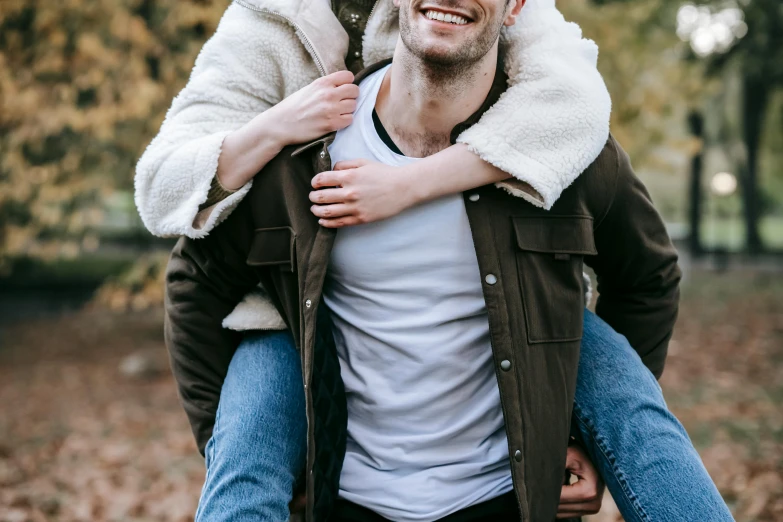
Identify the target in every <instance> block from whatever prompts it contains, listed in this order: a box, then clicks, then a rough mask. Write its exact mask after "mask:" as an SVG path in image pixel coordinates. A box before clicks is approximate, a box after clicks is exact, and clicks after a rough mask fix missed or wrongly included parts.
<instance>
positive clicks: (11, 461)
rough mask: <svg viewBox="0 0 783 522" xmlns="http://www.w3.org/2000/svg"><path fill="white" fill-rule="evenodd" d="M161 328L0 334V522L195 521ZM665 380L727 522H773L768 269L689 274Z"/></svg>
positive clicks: (780, 480)
mask: <svg viewBox="0 0 783 522" xmlns="http://www.w3.org/2000/svg"><path fill="white" fill-rule="evenodd" d="M161 331H162V324H161V312H160V310H151V311H145V312H134V313H128V314H117V313H111V312H107V311H104V310H100V309H92V310H86V311H82V312H79V313H74V314H70V315H67V316H62V317H59V318H54V319H51V318H50V319H45V320H35V321H27V322H23V323H18V324H15V325H11V326H9V327H3V328H2V337H1V338H0V339H1V341H0V342H1V343H2V344H0V404H2V411H3V413H2V416H0V522H24V521H35V522H37V521H45V520H52V521H63V522H66V521H95V522H103V521H106V522H108V521H172V522H181V521H188V520H192V516H193V513H194V511H195V507H196V503H197V500H198V494H199V490H200V487H201V483H202V480H203V476H204V469H203V462H202V460H201V458H200V456H199V455H198V453H197V452H196V448H195V444H194V443H193V440H192V437H191V434H190V431H189V428H188V424H187V421H186V419H185V415H184V414H183V413H182V411H181V409H180V407H179V404H178V402H177V397H176V393H175V389H174V385H173V381H172V379H171V377H170V375H169V374H168V371H167V368H166V356H165V352H164V348H163V343H162V338H161V337H162V335H161ZM129 356H130V357H129ZM662 385H663V387H664V390H665V392H666V397H667V400H668V401H669V404H670V406H671V408H672V409H673V410H674V411H675V413H676V414H677V416H678V417H679V418H680V419H681V420H682V421H683V423H684V424H685V426H686V428H687V429H688V432H689V433H690V434H691V437H692V438H693V440H694V443H695V444H696V446H697V448H698V449H699V451H700V453H701V455H702V457H703V459H704V461H705V463H706V465H707V468H708V469H709V471H710V473H711V474H712V476H713V478H714V479H715V481H716V483H717V484H718V487H719V489H720V491H721V493H722V494H723V495H724V497H725V498H726V500H727V502H728V503H729V505H730V506H731V508H732V510H733V512H734V514H735V517H736V519H737V520H738V521H741V522H742V521H774V520H783V412H782V411H783V281H781V278H780V276H779V274H778V275H775V274H738V273H726V274H715V273H703V274H695V275H692V276H691V277H690V279H689V280H688V281H687V282H686V284H685V286H684V297H683V307H682V312H681V318H680V321H679V324H678V327H677V331H676V334H675V340H674V342H673V343H672V346H671V355H670V358H669V362H668V365H667V370H666V373H665V375H664V378H663V381H662ZM595 519H597V520H600V521H601V522H606V521H614V520H618V519H619V518H618V515H617V514H616V511H615V510H614V508H613V506H612V504H611V501H610V500H608V501H607V502H606V507H605V509H604V511H603V512H602V514H601V515H599V516H598V517H595Z"/></svg>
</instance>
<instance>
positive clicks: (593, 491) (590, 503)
mask: <svg viewBox="0 0 783 522" xmlns="http://www.w3.org/2000/svg"><path fill="white" fill-rule="evenodd" d="M566 472H567V473H568V474H570V475H574V476H575V477H576V479H577V480H576V482H574V483H573V484H570V483H569V484H566V485H564V486H563V489H562V490H561V492H560V505H559V506H558V507H557V518H578V517H583V516H585V515H595V514H596V513H598V512H599V511H600V510H601V501H602V500H603V496H604V481H603V480H601V476H600V475H599V474H598V471H597V470H596V469H595V466H593V463H592V462H591V461H590V457H588V456H587V454H586V453H585V452H584V450H582V448H580V447H579V446H569V447H568V453H567V454H566Z"/></svg>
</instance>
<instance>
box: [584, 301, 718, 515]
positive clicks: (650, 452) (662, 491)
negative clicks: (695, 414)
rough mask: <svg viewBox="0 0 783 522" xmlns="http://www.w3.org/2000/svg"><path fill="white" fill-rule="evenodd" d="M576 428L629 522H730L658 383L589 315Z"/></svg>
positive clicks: (618, 337) (619, 338) (612, 333)
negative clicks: (667, 404)
mask: <svg viewBox="0 0 783 522" xmlns="http://www.w3.org/2000/svg"><path fill="white" fill-rule="evenodd" d="M573 422H574V425H575V427H576V428H577V430H578V436H579V438H580V439H581V440H582V442H583V443H584V445H585V447H586V449H587V452H588V453H589V454H590V457H591V458H592V460H593V462H594V463H595V465H596V467H597V468H598V469H599V471H600V472H601V475H602V476H603V477H604V480H605V481H606V483H607V486H608V488H609V491H610V492H611V494H612V497H613V498H614V500H615V502H616V503H617V505H618V507H619V508H620V511H621V512H622V514H623V517H624V518H625V520H626V521H628V522H632V521H648V520H677V521H683V522H685V521H691V520H692V521H703V520H710V521H724V520H732V518H731V514H730V513H729V510H728V508H727V507H726V504H725V503H724V502H723V499H722V498H721V496H720V494H719V493H718V490H717V488H716V487H715V485H714V483H713V482H712V479H710V476H709V475H708V474H707V471H706V469H705V468H704V465H703V464H702V461H701V458H700V457H699V454H698V453H697V452H696V450H695V449H694V447H693V444H692V443H691V441H690V439H689V438H688V434H687V433H686V432H685V429H684V428H683V426H682V424H680V422H679V421H678V420H677V418H676V417H674V415H673V414H672V413H671V412H670V411H669V409H668V407H667V406H666V402H665V401H664V398H663V392H662V391H661V387H660V386H659V385H658V382H657V381H656V380H655V377H654V376H653V375H652V373H651V372H650V371H649V370H648V369H647V368H646V367H645V366H644V364H643V363H642V360H641V358H640V357H639V355H638V354H637V353H636V351H634V349H633V348H632V347H631V345H630V344H629V343H628V341H627V340H626V338H625V337H623V336H622V335H620V334H618V333H617V332H615V331H614V330H613V329H612V328H611V327H610V326H609V325H608V324H607V323H606V322H604V321H603V320H602V319H600V318H599V317H598V316H596V315H595V314H593V313H592V312H590V311H587V310H586V311H585V321H584V335H583V338H582V348H581V355H580V359H579V377H578V382H577V387H576V397H575V400H574V420H573Z"/></svg>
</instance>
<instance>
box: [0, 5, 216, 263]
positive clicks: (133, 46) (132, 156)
mask: <svg viewBox="0 0 783 522" xmlns="http://www.w3.org/2000/svg"><path fill="white" fill-rule="evenodd" d="M227 5H228V1H227V0H221V1H212V0H58V1H56V2H44V1H42V0H2V3H0V270H1V269H2V268H3V266H5V269H6V271H7V269H8V260H9V258H10V257H14V256H20V255H26V256H33V257H39V258H45V259H53V258H60V257H75V256H77V255H78V254H79V252H80V251H83V250H88V251H90V250H94V249H96V248H97V247H98V242H99V239H100V235H99V231H100V228H101V225H102V220H103V215H104V213H103V210H104V209H105V203H106V201H107V199H109V198H110V196H111V195H112V194H114V193H116V192H117V191H126V193H127V191H130V190H132V179H133V168H134V165H135V163H136V160H137V159H138V157H139V156H140V154H141V152H142V151H143V148H144V146H145V145H146V143H148V142H149V140H150V139H151V138H152V136H154V134H155V133H156V131H157V129H158V127H159V126H160V123H161V121H162V119H163V116H164V115H165V111H166V109H167V108H168V106H169V104H170V103H171V99H172V98H173V96H174V95H175V94H176V93H177V92H178V90H179V89H181V87H182V86H183V85H184V83H185V82H186V81H187V78H188V75H189V73H190V70H191V68H192V66H193V62H194V60H195V57H196V55H197V54H198V51H199V49H200V48H201V46H202V45H203V43H204V41H205V39H206V38H207V37H208V36H209V35H211V34H212V33H213V32H214V30H215V28H216V27H217V23H218V21H219V20H220V16H221V14H222V13H223V11H224V10H225V8H226V6H227Z"/></svg>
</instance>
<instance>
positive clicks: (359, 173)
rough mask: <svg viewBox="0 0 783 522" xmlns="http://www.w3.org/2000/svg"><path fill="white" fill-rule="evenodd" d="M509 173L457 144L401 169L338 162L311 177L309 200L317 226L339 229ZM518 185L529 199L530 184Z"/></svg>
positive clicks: (468, 188)
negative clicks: (333, 166)
mask: <svg viewBox="0 0 783 522" xmlns="http://www.w3.org/2000/svg"><path fill="white" fill-rule="evenodd" d="M510 177H511V176H510V175H509V174H507V173H505V172H503V171H502V170H500V169H498V168H497V167H494V166H492V165H491V164H489V163H487V162H485V161H483V160H482V159H481V158H479V157H478V156H477V155H475V154H473V153H472V152H470V151H469V150H468V148H467V146H466V145H461V144H458V145H453V146H451V147H449V148H447V149H445V150H442V151H441V152H438V153H437V154H434V155H432V156H429V157H427V158H425V159H422V160H420V161H416V162H414V163H411V164H409V165H406V166H404V167H390V166H388V165H384V164H382V163H378V162H374V161H368V160H364V159H358V160H353V161H341V162H339V163H337V164H336V165H335V170H333V171H328V172H322V173H320V174H318V175H317V176H315V177H314V178H313V181H312V184H313V188H314V189H315V190H314V191H313V192H311V193H310V201H312V202H313V203H315V205H313V207H312V211H313V213H314V214H315V215H316V216H318V217H319V218H321V221H320V223H321V225H323V226H325V227H328V228H339V227H344V226H350V225H358V224H360V223H369V222H372V221H378V220H381V219H386V218H388V217H391V216H394V215H396V214H399V213H400V212H402V211H403V210H405V209H406V208H409V207H413V206H415V205H418V204H420V203H423V202H425V201H430V200H433V199H436V198H439V197H442V196H446V195H449V194H456V193H459V192H463V191H465V190H470V189H472V188H476V187H480V186H482V185H487V184H489V183H496V182H499V181H503V180H507V179H509V178H510ZM519 188H520V190H528V191H529V194H528V195H529V197H531V198H533V197H535V191H533V190H532V189H531V188H530V187H526V189H525V187H524V186H523V184H522V183H520V185H519Z"/></svg>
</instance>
